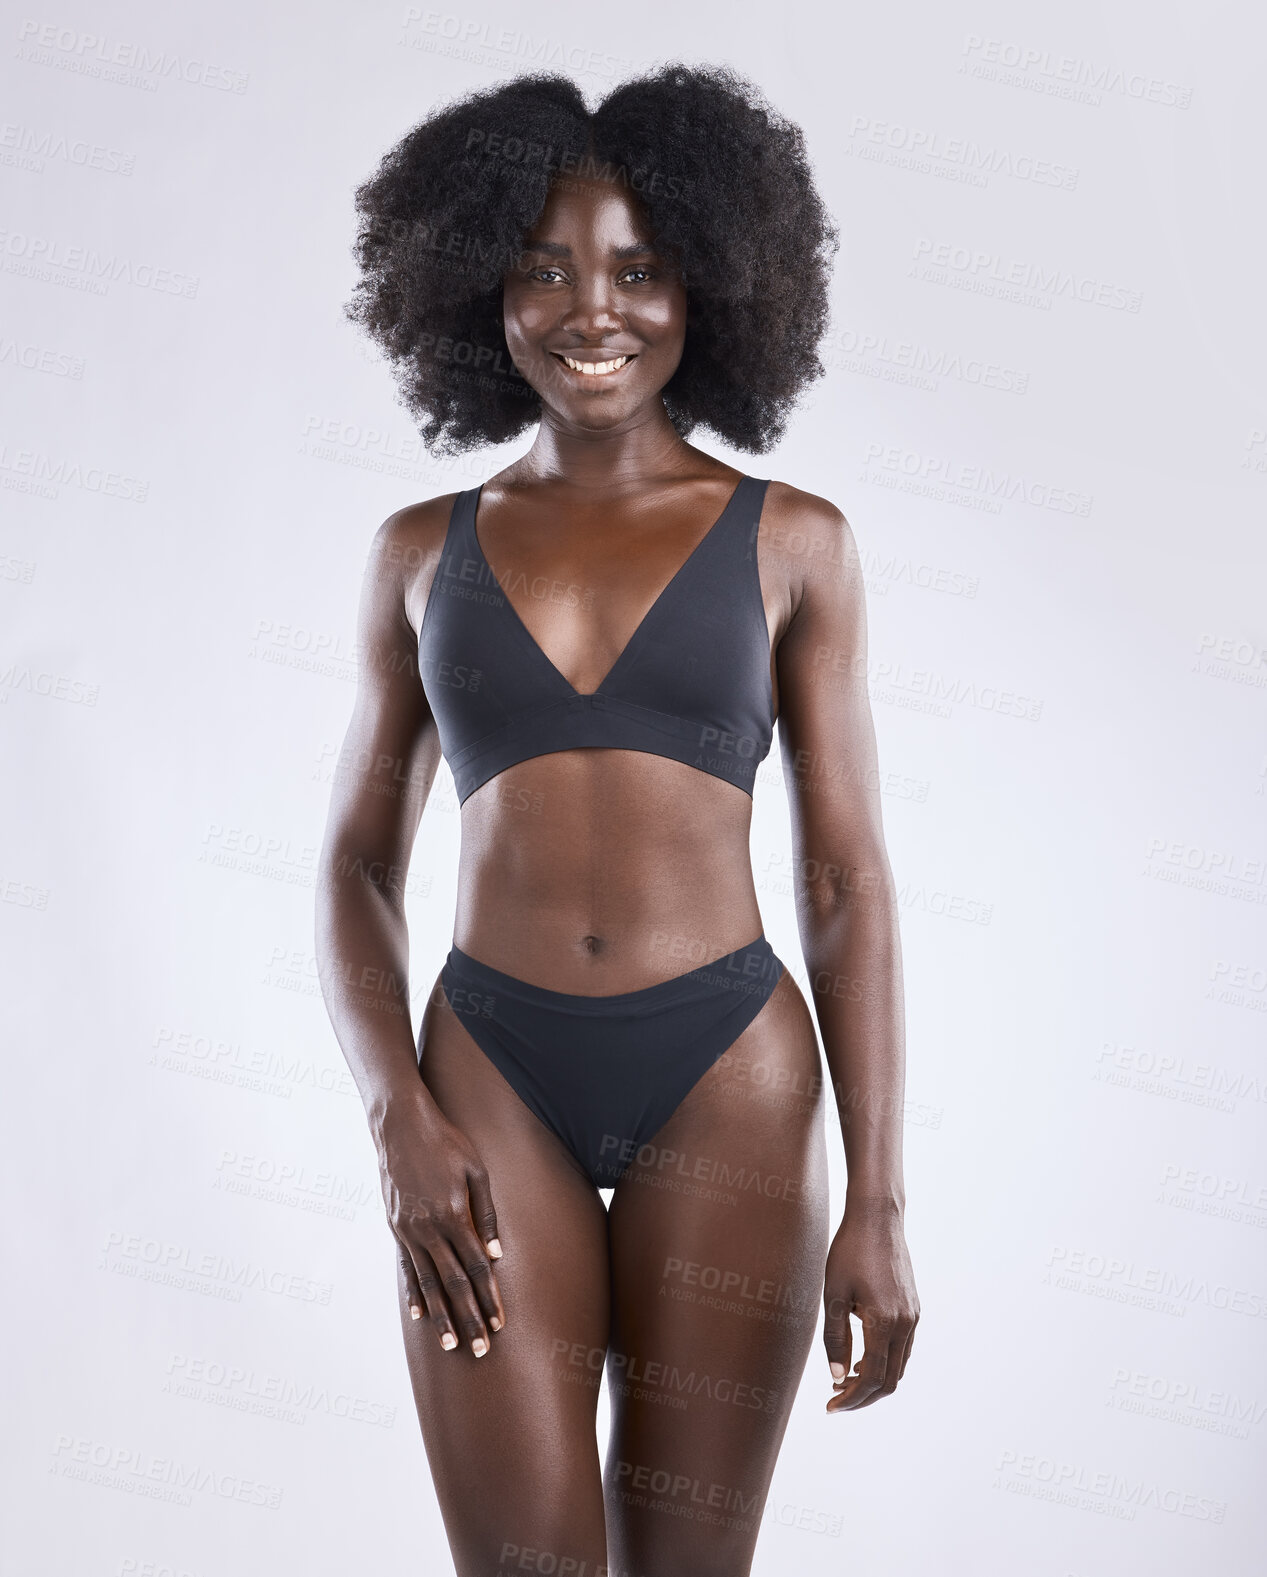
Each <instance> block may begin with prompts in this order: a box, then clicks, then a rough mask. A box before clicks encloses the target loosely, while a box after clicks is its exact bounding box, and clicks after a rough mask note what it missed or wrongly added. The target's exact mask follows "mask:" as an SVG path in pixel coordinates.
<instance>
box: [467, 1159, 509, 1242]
mask: <svg viewBox="0 0 1267 1577" xmlns="http://www.w3.org/2000/svg"><path fill="white" fill-rule="evenodd" d="M466 1186H467V1188H468V1190H469V1191H470V1195H471V1220H472V1221H473V1222H474V1223H475V1230H476V1231H477V1232H478V1233H479V1235H480V1241H481V1242H482V1243H483V1244H484V1246H485V1248H486V1250H487V1252H488V1257H489V1258H490V1259H500V1258H501V1257H502V1246H501V1242H500V1240H499V1238H498V1236H497V1212H496V1210H494V1209H493V1190H492V1185H491V1184H490V1183H489V1181H488V1173H487V1172H486V1171H485V1170H484V1168H483V1167H482V1166H473V1167H471V1169H470V1170H469V1171H468V1172H467V1174H466Z"/></svg>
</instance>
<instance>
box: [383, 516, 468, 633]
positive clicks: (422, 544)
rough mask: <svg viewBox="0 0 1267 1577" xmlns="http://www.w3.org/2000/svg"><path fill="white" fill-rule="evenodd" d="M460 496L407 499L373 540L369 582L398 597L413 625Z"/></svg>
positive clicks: (419, 616) (416, 625) (386, 593)
mask: <svg viewBox="0 0 1267 1577" xmlns="http://www.w3.org/2000/svg"><path fill="white" fill-rule="evenodd" d="M457 498H458V494H457V493H441V494H438V495H437V496H436V497H435V498H427V499H423V500H422V501H421V502H420V503H416V504H406V505H405V506H404V508H403V509H398V510H396V511H395V512H394V513H393V514H390V515H388V517H387V519H386V520H384V521H383V523H382V525H380V526H379V528H378V530H377V531H376V532H375V533H374V539H373V541H372V542H371V543H370V549H369V555H368V558H367V561H366V566H365V579H366V583H367V585H372V586H373V587H375V588H377V589H378V591H379V592H380V593H381V594H384V595H387V596H391V597H393V598H398V599H399V601H400V603H401V604H402V605H403V607H404V611H405V615H406V617H407V618H408V620H409V622H410V624H411V625H412V626H413V628H414V629H415V630H416V629H417V628H418V627H419V624H420V622H421V619H422V611H423V608H424V607H425V605H426V600H427V593H428V592H429V590H430V588H431V582H432V580H433V579H434V577H435V572H436V569H437V568H438V567H439V563H440V556H441V554H442V553H443V551H444V543H445V538H446V537H447V536H448V532H449V523H450V521H451V520H452V518H453V506H454V504H455V503H456V502H457Z"/></svg>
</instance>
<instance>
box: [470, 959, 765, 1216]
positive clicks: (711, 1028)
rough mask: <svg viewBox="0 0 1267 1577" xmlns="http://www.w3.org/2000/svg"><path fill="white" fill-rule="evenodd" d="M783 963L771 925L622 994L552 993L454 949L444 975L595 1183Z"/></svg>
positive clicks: (730, 1039) (661, 1119)
mask: <svg viewBox="0 0 1267 1577" xmlns="http://www.w3.org/2000/svg"><path fill="white" fill-rule="evenodd" d="M782 973H783V965H782V963H781V962H780V961H779V959H778V958H777V957H776V956H775V953H774V950H773V949H772V948H771V946H770V944H769V942H767V941H766V939H765V936H764V934H762V935H761V936H759V937H758V938H757V939H756V941H755V942H751V943H749V944H748V946H747V947H741V948H738V949H737V950H736V951H735V952H733V953H727V954H726V956H725V957H724V958H717V959H714V960H713V961H712V963H709V964H701V965H700V966H699V967H698V968H697V969H691V970H688V971H687V973H686V974H684V975H677V976H675V977H674V978H673V979H672V980H662V981H660V982H659V983H658V984H657V985H654V986H646V987H644V988H643V989H642V990H641V991H622V992H619V993H617V994H616V995H615V996H602V997H586V996H574V995H572V994H570V993H568V992H563V991H547V990H545V989H544V988H543V987H541V986H533V985H529V984H528V983H527V982H526V981H523V980H516V979H515V978H514V976H513V975H506V974H502V972H501V971H500V970H497V969H490V968H489V967H488V965H487V964H481V963H480V962H479V961H478V959H474V958H471V957H470V956H469V955H468V954H466V953H463V952H462V951H461V950H460V949H459V948H457V947H454V948H453V949H452V951H451V952H450V953H449V956H448V958H447V959H446V960H445V963H444V968H443V969H442V970H441V973H440V983H441V985H442V987H443V989H444V995H445V999H446V1000H447V1002H448V1004H449V1006H450V1007H451V1008H452V1009H453V1011H454V1013H456V1014H457V1016H458V1017H459V1019H461V1021H462V1023H463V1024H464V1025H465V1026H466V1028H467V1030H468V1031H469V1033H470V1035H471V1038H472V1040H474V1042H475V1044H476V1045H477V1046H478V1047H479V1048H480V1050H481V1051H482V1052H483V1053H484V1054H485V1056H486V1057H487V1058H488V1059H489V1061H490V1062H492V1063H493V1065H494V1066H495V1067H496V1068H497V1069H498V1071H499V1072H500V1073H501V1075H502V1077H503V1078H504V1079H505V1080H506V1082H507V1083H508V1084H509V1085H510V1086H511V1088H512V1089H513V1090H514V1091H515V1092H516V1094H518V1096H519V1098H520V1099H521V1100H522V1101H523V1103H524V1105H525V1106H527V1107H528V1108H529V1109H530V1110H531V1111H533V1112H535V1113H536V1115H537V1116H538V1117H539V1118H540V1119H541V1121H542V1122H543V1123H545V1125H546V1126H547V1127H548V1128H550V1129H551V1130H552V1131H553V1132H554V1133H556V1134H557V1135H558V1136H559V1138H560V1139H561V1140H562V1141H563V1143H564V1144H565V1145H566V1146H567V1147H568V1149H569V1150H570V1151H571V1153H572V1155H573V1156H574V1157H575V1158H576V1160H577V1161H578V1162H579V1163H580V1165H581V1167H582V1168H583V1169H584V1171H585V1172H586V1173H587V1174H588V1176H589V1177H590V1179H591V1180H592V1181H593V1182H594V1184H595V1186H596V1187H599V1188H610V1187H612V1186H613V1185H614V1184H615V1183H616V1182H617V1181H618V1180H619V1178H620V1177H621V1175H622V1174H623V1172H624V1171H625V1169H626V1168H627V1167H628V1165H629V1163H630V1162H631V1161H632V1160H633V1159H634V1156H635V1155H636V1154H637V1152H638V1150H639V1148H640V1147H641V1146H642V1145H644V1144H646V1143H647V1141H648V1140H650V1139H651V1138H652V1136H653V1135H654V1134H655V1133H656V1132H658V1130H659V1129H660V1128H661V1127H663V1125H664V1124H665V1123H666V1122H667V1121H668V1119H669V1118H670V1117H671V1116H672V1115H673V1112H674V1111H675V1110H676V1109H677V1107H678V1105H679V1104H680V1103H681V1101H682V1100H683V1099H684V1098H685V1097H686V1095H687V1094H688V1092H689V1091H690V1090H691V1088H692V1087H693V1086H694V1085H695V1084H696V1083H697V1082H698V1080H699V1079H700V1078H702V1077H703V1075H704V1074H705V1073H707V1071H708V1070H709V1068H711V1067H712V1065H713V1064H714V1063H715V1062H716V1061H717V1059H718V1058H719V1057H720V1056H721V1055H722V1054H723V1052H725V1051H726V1050H727V1049H728V1048H729V1047H730V1046H732V1045H733V1044H734V1043H735V1041H736V1040H737V1039H738V1038H739V1036H740V1035H741V1034H742V1033H743V1031H744V1030H745V1029H747V1027H748V1025H749V1024H751V1023H752V1021H753V1019H755V1018H756V1016H757V1014H758V1013H759V1012H760V1011H761V1009H762V1007H763V1006H764V1005H765V1003H766V1002H767V1001H768V1000H769V997H770V994H771V992H772V991H773V990H774V988H775V986H776V985H778V983H779V978H780V976H781V975H782Z"/></svg>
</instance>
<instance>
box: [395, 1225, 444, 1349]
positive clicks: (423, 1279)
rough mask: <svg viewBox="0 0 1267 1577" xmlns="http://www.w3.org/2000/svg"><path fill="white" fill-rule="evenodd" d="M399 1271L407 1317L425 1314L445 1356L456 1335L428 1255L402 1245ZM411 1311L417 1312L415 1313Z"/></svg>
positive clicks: (441, 1288)
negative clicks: (407, 1295)
mask: <svg viewBox="0 0 1267 1577" xmlns="http://www.w3.org/2000/svg"><path fill="white" fill-rule="evenodd" d="M400 1269H401V1275H402V1277H403V1278H404V1281H405V1286H406V1288H407V1290H408V1291H409V1312H410V1314H411V1315H413V1317H414V1319H415V1320H418V1319H421V1318H422V1315H423V1313H424V1312H425V1313H426V1314H427V1316H428V1318H429V1319H430V1321H431V1324H432V1326H433V1327H434V1329H435V1333H436V1336H437V1337H438V1339H439V1342H440V1345H441V1347H443V1348H444V1350H445V1351H446V1352H452V1350H453V1349H454V1348H455V1347H456V1346H457V1344H458V1333H457V1331H455V1330H454V1328H453V1319H452V1316H451V1315H450V1313H449V1306H448V1304H447V1303H446V1302H445V1301H444V1288H443V1287H442V1286H441V1285H440V1278H439V1276H438V1275H437V1274H436V1269H435V1266H434V1265H433V1264H432V1262H431V1257H430V1255H428V1254H427V1253H425V1252H424V1251H423V1250H422V1249H411V1248H410V1247H409V1245H408V1244H407V1243H402V1244H401V1250H400ZM415 1310H417V1311H418V1312H417V1313H415V1312H414V1311H415Z"/></svg>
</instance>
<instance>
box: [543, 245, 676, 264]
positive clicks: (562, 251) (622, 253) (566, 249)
mask: <svg viewBox="0 0 1267 1577" xmlns="http://www.w3.org/2000/svg"><path fill="white" fill-rule="evenodd" d="M524 251H525V252H543V253H544V254H545V255H546V256H547V257H571V255H572V248H571V247H570V246H561V245H560V244H559V242H557V241H525V242H524ZM654 251H655V247H654V246H652V244H651V242H650V241H634V242H633V243H632V244H631V245H629V246H617V247H613V248H612V256H613V257H615V258H618V259H620V260H621V261H623V260H624V259H625V258H630V257H645V256H646V254H647V253H648V252H654Z"/></svg>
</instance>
